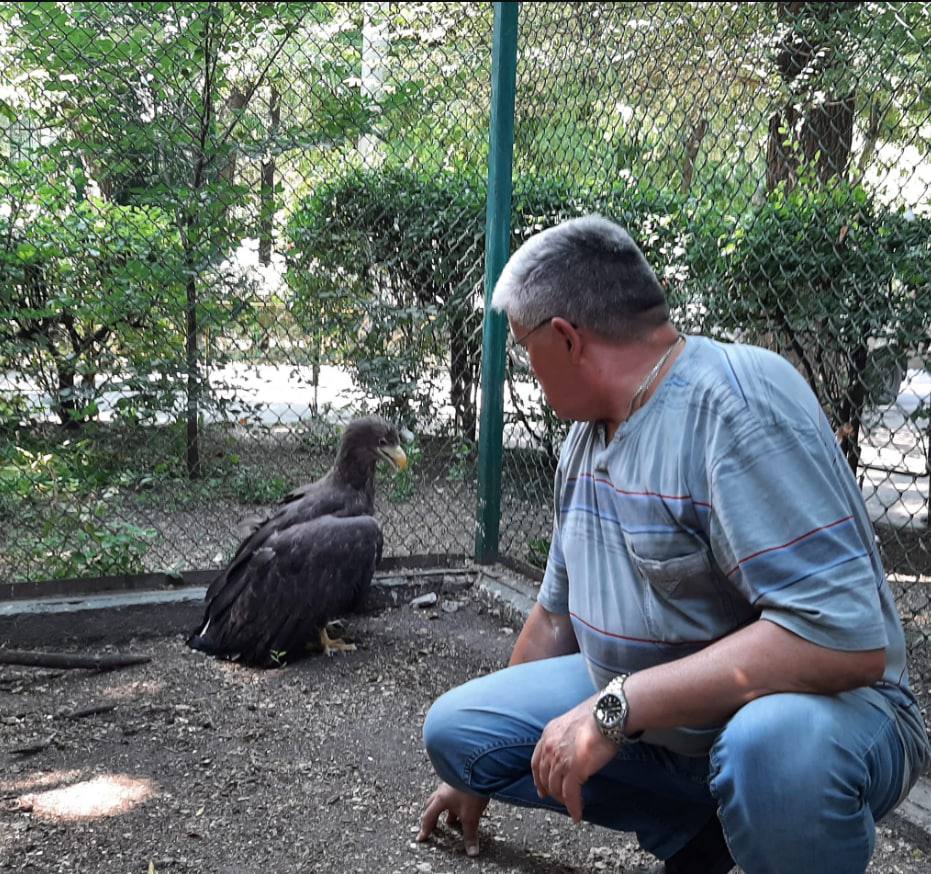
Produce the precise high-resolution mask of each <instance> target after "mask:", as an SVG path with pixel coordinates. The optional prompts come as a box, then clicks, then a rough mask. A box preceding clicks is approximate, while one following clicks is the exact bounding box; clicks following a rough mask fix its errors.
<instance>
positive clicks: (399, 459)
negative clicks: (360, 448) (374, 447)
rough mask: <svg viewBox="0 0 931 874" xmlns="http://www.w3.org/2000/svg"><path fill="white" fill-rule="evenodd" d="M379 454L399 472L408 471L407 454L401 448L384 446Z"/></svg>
mask: <svg viewBox="0 0 931 874" xmlns="http://www.w3.org/2000/svg"><path fill="white" fill-rule="evenodd" d="M378 453H379V455H381V456H382V458H384V459H385V461H390V462H391V463H392V464H393V465H394V466H395V467H396V468H397V469H398V470H407V453H406V452H405V451H404V450H403V449H402V448H401V447H400V446H383V447H382V448H381V449H379V450H378Z"/></svg>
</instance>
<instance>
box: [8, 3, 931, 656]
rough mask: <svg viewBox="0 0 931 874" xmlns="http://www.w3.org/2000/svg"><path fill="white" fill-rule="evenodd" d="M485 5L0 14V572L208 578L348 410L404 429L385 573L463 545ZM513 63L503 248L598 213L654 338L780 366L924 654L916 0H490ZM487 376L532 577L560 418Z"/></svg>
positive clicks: (923, 295) (505, 539)
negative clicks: (728, 350)
mask: <svg viewBox="0 0 931 874" xmlns="http://www.w3.org/2000/svg"><path fill="white" fill-rule="evenodd" d="M493 13H494V10H493V4H487V3H474V4H459V3H418V4H412V3H353V4H349V3H301V2H294V3H249V2H246V3H196V4H180V3H164V2H162V3H149V4H134V3H115V2H113V3H91V2H88V3H70V2H63V3H56V4H30V3H21V4H15V5H14V4H8V5H6V6H4V7H0V55H2V57H0V61H2V67H0V192H2V196H0V315H2V319H0V517H2V523H3V524H2V526H0V577H2V578H3V579H6V580H25V579H47V578H51V577H76V576H77V577H80V576H97V575H102V574H112V573H137V572H141V571H167V572H173V571H184V570H190V569H194V568H198V569H205V568H210V567H215V566H217V565H219V564H220V563H221V562H223V561H225V560H226V558H227V557H228V556H229V554H230V551H231V550H232V548H233V547H234V546H235V543H236V533H235V523H236V521H237V519H239V518H241V517H242V516H246V515H248V514H250V513H252V512H254V511H255V510H256V508H258V507H264V506H268V505H269V504H271V503H273V502H274V501H275V500H277V499H278V498H279V497H281V495H283V494H284V493H285V492H286V491H288V490H289V489H290V488H291V487H293V486H295V485H297V484H298V483H300V482H304V481H306V480H308V479H310V478H313V477H316V476H318V475H319V474H320V473H322V472H323V470H325V468H326V467H327V466H328V465H329V463H330V461H331V459H332V455H333V450H334V446H335V441H336V439H337V435H338V426H339V424H340V422H343V421H345V419H346V418H347V417H349V416H351V415H354V414H356V413H358V412H362V411H378V412H381V413H383V414H385V415H387V416H389V417H390V418H392V419H394V420H395V421H397V422H399V423H400V424H401V425H403V426H405V427H406V428H407V429H409V431H410V432H411V433H412V434H413V435H414V437H413V441H412V443H411V444H410V445H409V446H408V450H409V454H410V456H411V458H412V462H413V463H412V465H411V468H410V470H409V472H407V473H405V474H403V475H400V476H397V477H390V476H387V475H383V476H382V477H381V478H380V481H379V495H378V498H377V506H378V512H379V515H380V517H381V518H382V520H383V522H384V525H385V535H386V551H387V554H389V555H394V556H424V555H436V556H445V557H446V558H447V560H450V561H452V560H457V559H460V558H463V557H467V556H469V555H471V554H472V551H473V538H474V530H475V514H476V480H477V476H476V466H477V453H476V440H477V428H478V424H477V423H478V410H479V405H480V393H479V386H480V379H479V376H480V367H481V341H482V319H483V308H484V305H483V300H484V287H483V257H484V246H485V198H486V186H487V183H486V179H487V161H488V141H489V132H488V127H489V106H490V87H491V86H490V81H491V34H492V20H493ZM517 51H518V65H517V77H518V80H517V100H516V116H515V143H514V165H513V175H514V196H513V209H512V218H511V227H512V245H513V246H517V245H518V244H519V243H520V242H521V241H522V240H523V239H525V238H526V237H527V236H529V235H530V234H532V233H534V232H535V231H537V230H539V229H540V228H542V227H545V226H548V225H550V224H552V223H554V222H556V221H558V220H560V219H562V218H566V217H569V216H573V215H579V214H583V213H586V212H590V211H599V212H602V213H603V214H605V215H608V216H610V217H613V218H615V219H617V220H618V221H620V222H621V223H622V224H624V225H625V226H627V227H628V228H629V230H630V231H631V233H632V234H633V236H634V237H635V238H636V239H637V240H638V242H639V243H640V244H641V246H642V247H643V249H644V250H645V252H646V254H647V257H648V258H649V259H650V261H651V263H652V264H653V265H654V267H655V269H656V270H657V273H658V274H659V275H660V277H661V278H662V280H663V282H664V284H665V285H666V288H667V290H668V292H669V295H670V298H671V300H672V302H673V304H674V309H675V314H676V319H677V321H678V323H679V324H680V326H681V327H682V328H683V330H686V331H694V332H703V333H707V334H710V335H713V336H718V337H721V338H724V339H735V340H746V341H749V342H755V343H759V344H762V345H765V346H768V347H770V348H772V349H775V350H777V351H778V352H780V353H781V354H783V355H785V356H787V357H788V358H790V360H792V361H793V363H795V364H796V366H797V367H799V369H800V370H801V372H802V373H803V374H804V375H805V376H806V378H807V379H808V381H809V382H810V383H811V384H812V386H813V387H814V388H815V390H816V391H817V393H818V395H819V397H820V398H821V400H822V403H823V404H824V406H825V408H826V410H827V411H828V414H829V416H830V417H831V420H832V422H833V423H834V425H835V427H836V429H837V435H838V440H840V441H841V442H842V445H843V448H844V451H845V454H846V457H847V458H848V460H849V462H850V464H851V468H852V469H853V470H854V471H855V473H856V476H857V477H858V479H859V481H860V482H861V485H862V488H863V491H864V495H865V497H866V499H867V502H868V505H869V507H870V510H871V513H872V516H873V518H874V520H875V523H876V528H877V533H878V537H879V540H880V544H881V548H882V550H883V555H884V558H885V561H886V566H887V568H889V571H890V575H891V578H892V580H893V582H894V584H895V586H896V588H897V593H898V597H899V603H900V607H901V609H902V612H903V614H904V617H905V619H906V622H907V624H908V626H909V628H910V630H911V631H912V632H914V633H915V635H916V637H917V638H918V639H920V638H922V637H923V636H924V634H925V633H926V632H925V629H926V625H927V619H928V615H929V609H928V607H929V605H928V595H927V591H928V590H927V583H928V573H929V566H931V542H929V537H928V533H927V510H928V470H929V468H928V453H929V440H928V430H929V414H928V407H929V403H931V401H929V398H931V376H929V370H931V369H929V368H928V366H927V362H928V337H929V334H928V327H929V324H931V318H929V316H931V293H929V292H931V289H929V282H931V279H929V277H931V243H929V240H931V209H929V206H928V203H929V197H928V193H929V186H931V154H929V152H931V145H929V143H931V81H929V78H931V77H929V71H931V10H929V5H928V4H925V3H830V4H816V3H791V2H790V3H754V4H743V3H585V4H568V3H550V4H522V5H521V7H520V12H519V38H518V46H517ZM505 380H506V382H505V387H504V395H505V429H504V434H505V438H504V469H503V487H502V494H501V503H502V512H501V537H500V548H501V553H502V556H503V557H504V558H506V559H508V560H511V561H512V562H516V563H518V564H519V565H520V566H522V567H525V568H531V569H533V568H535V569H537V570H539V568H541V567H542V564H543V562H544V561H545V556H546V552H547V548H548V537H549V531H550V525H551V512H552V510H551V502H552V496H551V487H552V475H553V471H554V469H555V462H556V455H557V452H558V447H559V443H560V440H561V437H562V435H563V434H564V429H565V425H564V424H563V423H560V422H558V421H556V420H555V419H554V418H553V417H552V416H551V415H550V414H549V413H548V411H547V410H546V407H545V405H544V404H543V402H542V398H541V396H540V393H539V391H538V389H537V388H536V387H535V385H534V383H533V381H532V379H531V376H530V374H528V373H526V372H521V371H520V370H518V369H517V368H516V367H509V369H508V371H507V373H506V376H505Z"/></svg>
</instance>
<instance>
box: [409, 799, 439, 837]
mask: <svg viewBox="0 0 931 874" xmlns="http://www.w3.org/2000/svg"><path fill="white" fill-rule="evenodd" d="M437 794H438V793H436V792H434V793H433V795H431V796H430V801H429V802H428V803H427V808H426V810H424V812H423V816H421V817H420V831H419V832H417V838H416V839H417V840H418V841H425V840H426V839H427V838H428V837H430V835H431V834H432V833H433V829H435V828H436V823H437V820H438V819H439V818H440V814H441V813H442V812H443V810H444V809H445V808H444V806H443V802H442V801H441V800H440V799H439V798H438V797H437Z"/></svg>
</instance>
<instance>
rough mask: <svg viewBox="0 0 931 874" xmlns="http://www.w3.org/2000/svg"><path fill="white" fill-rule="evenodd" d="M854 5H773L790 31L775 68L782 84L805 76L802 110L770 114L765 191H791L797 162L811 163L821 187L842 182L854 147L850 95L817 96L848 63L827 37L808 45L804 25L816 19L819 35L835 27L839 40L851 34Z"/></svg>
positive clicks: (792, 107) (793, 108) (787, 108)
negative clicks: (780, 186)
mask: <svg viewBox="0 0 931 874" xmlns="http://www.w3.org/2000/svg"><path fill="white" fill-rule="evenodd" d="M858 5H859V4H858V3H850V2H841V3H806V2H792V3H779V4H777V9H778V16H779V20H780V22H782V23H783V24H785V25H787V26H788V31H787V33H786V34H785V36H784V37H783V40H782V43H781V46H780V51H779V55H778V57H777V59H776V66H777V67H778V69H779V73H780V75H781V77H782V80H783V82H784V83H785V84H786V85H787V86H791V85H793V83H795V82H796V80H798V79H799V77H800V76H802V75H803V74H804V76H805V80H806V85H805V93H804V94H802V95H799V99H798V101H797V102H798V103H799V104H801V105H802V106H803V107H804V108H803V109H802V110H801V111H800V110H799V109H798V108H797V107H796V105H793V104H792V103H790V104H788V105H786V106H785V107H784V108H783V109H782V110H780V111H777V112H775V113H773V115H772V116H771V117H770V120H769V135H768V141H767V146H766V189H767V191H771V190H772V189H773V188H775V187H776V185H778V184H779V183H780V182H785V184H786V186H787V187H789V188H792V187H793V186H794V185H795V184H796V182H797V177H798V170H799V165H800V164H801V163H803V162H804V163H808V164H814V167H815V173H816V176H817V179H818V181H819V182H827V181H828V180H829V179H832V178H839V179H844V178H846V175H847V171H848V168H849V165H850V149H851V146H852V144H853V121H854V108H855V100H854V92H853V90H852V89H851V90H849V91H848V92H847V93H845V94H842V95H840V96H838V95H837V94H835V93H829V94H827V96H826V97H825V98H824V99H819V100H818V101H817V102H815V97H814V95H815V93H816V92H817V91H818V90H819V85H820V84H821V83H822V82H823V80H824V79H825V78H828V77H826V76H825V74H826V73H827V72H828V71H831V70H837V69H838V68H839V67H840V66H841V65H843V64H844V63H846V60H845V58H843V57H841V56H839V53H838V50H837V48H836V46H834V45H832V44H831V42H830V40H829V39H828V38H822V39H821V40H820V41H817V42H810V41H809V39H808V37H807V36H806V33H805V21H806V20H807V19H815V20H816V21H817V22H818V23H819V25H820V28H819V29H820V30H821V32H822V33H824V32H827V31H829V30H830V29H831V28H833V31H834V33H836V34H837V35H838V38H839V37H840V36H842V35H843V34H845V33H846V32H847V30H848V29H849V23H850V18H851V15H852V14H856V7H857V6H858Z"/></svg>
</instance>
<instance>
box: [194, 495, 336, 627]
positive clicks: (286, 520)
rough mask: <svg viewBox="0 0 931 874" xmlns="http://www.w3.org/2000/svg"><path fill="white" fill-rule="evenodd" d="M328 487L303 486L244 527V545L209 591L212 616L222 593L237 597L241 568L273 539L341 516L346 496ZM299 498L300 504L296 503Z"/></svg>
mask: <svg viewBox="0 0 931 874" xmlns="http://www.w3.org/2000/svg"><path fill="white" fill-rule="evenodd" d="M327 485H328V484H327V483H326V482H325V481H322V480H318V481H317V482H314V483H309V484H308V485H306V486H302V487H301V488H300V489H296V490H295V491H294V492H291V493H290V495H289V496H286V497H285V498H284V499H283V500H282V501H281V502H280V503H279V504H277V505H276V506H275V508H274V509H273V510H272V511H270V512H269V513H268V514H267V515H265V516H252V517H249V518H248V519H245V520H243V522H242V523H240V525H241V526H242V528H243V529H244V530H242V531H240V535H241V536H243V538H244V539H243V541H242V542H241V543H240V544H239V546H238V547H236V553H235V555H234V556H233V559H232V561H231V562H230V564H229V566H228V567H227V568H226V569H225V570H223V571H221V572H220V573H219V574H217V576H216V577H214V579H213V581H212V582H211V583H210V586H209V587H208V588H207V594H206V601H207V612H208V614H209V612H210V605H211V603H212V602H213V600H214V598H216V597H217V596H218V595H219V594H220V593H221V592H226V593H227V597H236V595H237V592H236V591H235V583H234V582H233V583H232V586H233V588H232V589H231V588H230V585H231V582H232V581H234V580H235V579H236V578H237V576H238V571H239V569H240V568H241V566H242V565H244V564H245V563H246V562H248V561H250V559H251V557H252V556H253V555H255V553H256V552H258V550H260V549H261V548H262V546H263V545H265V543H267V542H268V540H269V538H271V537H273V536H274V535H275V534H276V533H278V532H281V531H283V530H286V529H287V528H289V527H291V526H294V525H297V524H300V523H306V522H310V521H312V520H314V519H316V518H318V517H320V516H325V515H327V514H329V513H338V512H339V511H340V510H341V509H342V507H343V504H344V503H345V498H344V496H343V495H342V494H340V493H339V492H337V491H334V490H333V489H332V488H328V487H327ZM298 496H299V497H300V500H294V497H298Z"/></svg>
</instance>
